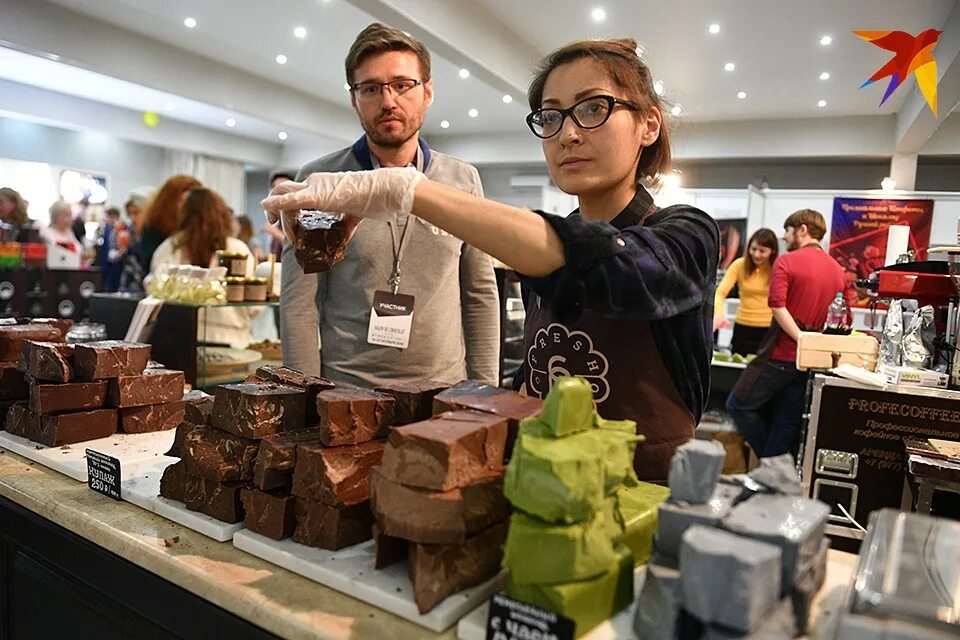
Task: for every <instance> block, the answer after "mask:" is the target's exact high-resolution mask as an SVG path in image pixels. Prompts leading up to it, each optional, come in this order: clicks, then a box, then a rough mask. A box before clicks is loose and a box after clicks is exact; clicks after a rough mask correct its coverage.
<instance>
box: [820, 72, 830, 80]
mask: <svg viewBox="0 0 960 640" xmlns="http://www.w3.org/2000/svg"><path fill="white" fill-rule="evenodd" d="M820 79H821V80H829V79H830V74H829V73H827V72H826V71H824V72H823V73H821V74H820Z"/></svg>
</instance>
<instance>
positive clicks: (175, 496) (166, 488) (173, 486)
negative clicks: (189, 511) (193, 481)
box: [160, 460, 187, 502]
mask: <svg viewBox="0 0 960 640" xmlns="http://www.w3.org/2000/svg"><path fill="white" fill-rule="evenodd" d="M186 481H187V472H186V471H184V464H183V460H180V461H179V462H174V463H173V464H171V465H170V466H168V467H167V468H166V469H164V470H163V475H162V476H160V495H161V496H162V497H164V498H167V499H169V500H176V501H177V502H183V498H184V484H185V483H186Z"/></svg>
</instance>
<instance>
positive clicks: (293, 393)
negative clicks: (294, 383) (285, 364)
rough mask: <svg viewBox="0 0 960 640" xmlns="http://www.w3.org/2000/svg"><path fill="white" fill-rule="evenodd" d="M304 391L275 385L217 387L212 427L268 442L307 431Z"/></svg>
mask: <svg viewBox="0 0 960 640" xmlns="http://www.w3.org/2000/svg"><path fill="white" fill-rule="evenodd" d="M305 409H306V394H305V392H304V390H303V389H298V388H296V387H288V386H285V385H280V384H275V383H273V382H241V383H239V384H224V385H220V386H219V387H217V393H216V396H215V398H214V401H213V413H212V414H211V415H210V424H212V425H213V426H214V427H216V428H218V429H223V430H224V431H229V432H230V433H233V434H236V435H238V436H243V437H244V438H256V439H259V438H264V437H266V436H270V435H273V434H275V433H282V432H284V431H293V430H296V429H302V428H303V427H304V411H305Z"/></svg>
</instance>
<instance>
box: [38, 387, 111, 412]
mask: <svg viewBox="0 0 960 640" xmlns="http://www.w3.org/2000/svg"><path fill="white" fill-rule="evenodd" d="M107 387H108V384H107V381H106V380H95V381H93V382H68V383H66V384H43V382H41V381H38V380H35V381H33V383H32V384H31V385H30V410H31V411H36V412H37V413H43V414H47V413H65V412H67V411H89V410H91V409H100V408H102V407H103V406H104V405H106V403H107Z"/></svg>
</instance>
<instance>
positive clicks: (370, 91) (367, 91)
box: [350, 78, 423, 102]
mask: <svg viewBox="0 0 960 640" xmlns="http://www.w3.org/2000/svg"><path fill="white" fill-rule="evenodd" d="M422 84H423V82H422V81H420V80H413V79H411V78H401V79H399V80H391V81H390V82H358V83H357V84H355V85H353V86H352V87H350V89H351V90H352V91H353V93H354V95H356V96H357V100H363V101H365V102H366V101H371V102H372V101H374V100H379V99H380V98H382V97H383V89H384V87H390V90H391V91H393V95H395V96H402V95H403V94H405V93H406V92H408V91H410V90H411V89H413V88H414V87H419V86H420V85H422Z"/></svg>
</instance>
